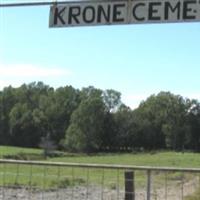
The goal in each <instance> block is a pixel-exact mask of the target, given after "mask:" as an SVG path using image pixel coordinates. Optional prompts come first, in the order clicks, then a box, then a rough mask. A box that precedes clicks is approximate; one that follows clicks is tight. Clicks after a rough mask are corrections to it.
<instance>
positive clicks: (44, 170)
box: [0, 146, 200, 200]
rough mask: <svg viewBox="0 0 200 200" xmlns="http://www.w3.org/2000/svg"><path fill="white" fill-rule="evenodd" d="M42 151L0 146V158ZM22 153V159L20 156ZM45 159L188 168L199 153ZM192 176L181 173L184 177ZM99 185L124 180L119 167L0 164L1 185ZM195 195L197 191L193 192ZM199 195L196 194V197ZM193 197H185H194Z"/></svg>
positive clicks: (142, 179)
mask: <svg viewBox="0 0 200 200" xmlns="http://www.w3.org/2000/svg"><path fill="white" fill-rule="evenodd" d="M42 153H43V151H42V150H41V149H29V148H18V147H5V146H4V147H3V146H0V157H1V158H7V157H9V156H11V157H12V156H14V157H15V156H17V155H20V157H19V158H21V156H22V155H23V156H24V155H26V156H25V157H26V158H28V159H29V158H30V159H31V158H32V156H33V155H34V159H35V158H37V156H38V157H39V158H40V159H41V158H43V157H42ZM29 155H31V156H29ZM23 156H22V158H23ZM46 161H52V162H68V163H69V162H73V163H96V164H120V165H137V166H160V167H162V166H163V167H183V168H184V167H187V168H200V154H198V153H188V152H187V153H177V152H151V153H120V154H117V153H116V154H115V153H114V154H111V153H108V154H95V155H86V154H68V153H66V154H65V155H63V156H60V157H54V158H47V159H46ZM164 175H165V174H156V175H154V178H155V177H156V178H155V181H154V183H155V185H157V186H159V185H162V184H163V182H164V179H165V177H164ZM180 178H182V174H181V173H174V174H168V179H169V181H174V180H177V181H179V180H180ZM189 178H191V177H190V175H189V176H184V180H187V179H189ZM88 182H89V183H92V184H102V182H103V183H105V185H106V186H107V187H110V188H116V187H117V186H118V185H117V184H118V183H117V182H119V185H120V186H122V185H123V183H124V172H123V171H122V170H119V171H118V170H103V169H98V170H97V169H91V170H89V171H88V170H87V169H83V168H70V167H69V168H64V167H60V168H58V167H41V166H26V165H9V164H6V165H4V164H0V185H9V186H10V185H14V186H31V187H35V186H36V187H39V188H42V189H49V188H58V187H59V188H62V187H67V186H68V187H70V186H73V185H85V184H88ZM136 183H137V186H138V187H144V186H145V184H146V174H145V173H143V172H137V173H136ZM195 195H196V194H195ZM198 197H199V196H198ZM193 199H194V197H193V196H190V197H188V200H193Z"/></svg>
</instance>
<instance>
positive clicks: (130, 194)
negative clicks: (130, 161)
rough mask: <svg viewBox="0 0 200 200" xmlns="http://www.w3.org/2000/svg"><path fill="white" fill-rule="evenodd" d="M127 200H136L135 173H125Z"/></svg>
mask: <svg viewBox="0 0 200 200" xmlns="http://www.w3.org/2000/svg"><path fill="white" fill-rule="evenodd" d="M124 176H125V200H135V184H134V172H133V171H125V173H124Z"/></svg>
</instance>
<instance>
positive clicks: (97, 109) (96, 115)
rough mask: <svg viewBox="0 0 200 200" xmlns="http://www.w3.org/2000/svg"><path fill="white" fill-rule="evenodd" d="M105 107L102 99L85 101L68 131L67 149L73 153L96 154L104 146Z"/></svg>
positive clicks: (75, 113)
mask: <svg viewBox="0 0 200 200" xmlns="http://www.w3.org/2000/svg"><path fill="white" fill-rule="evenodd" d="M104 117H105V105H104V103H103V101H102V99H101V98H98V97H96V98H94V97H90V98H87V99H86V100H83V101H82V102H81V103H80V105H79V107H78V108H77V110H75V111H74V113H73V114H72V118H71V124H70V126H69V128H68V129H67V131H66V136H65V140H64V144H65V147H66V148H67V149H68V150H71V151H79V152H87V153H89V152H94V151H99V150H100V149H101V146H102V135H103V123H104Z"/></svg>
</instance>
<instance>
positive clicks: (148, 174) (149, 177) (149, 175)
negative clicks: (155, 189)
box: [147, 170, 151, 200]
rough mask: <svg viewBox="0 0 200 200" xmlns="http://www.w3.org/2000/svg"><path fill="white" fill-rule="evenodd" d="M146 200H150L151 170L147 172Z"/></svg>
mask: <svg viewBox="0 0 200 200" xmlns="http://www.w3.org/2000/svg"><path fill="white" fill-rule="evenodd" d="M147 200H151V170H147Z"/></svg>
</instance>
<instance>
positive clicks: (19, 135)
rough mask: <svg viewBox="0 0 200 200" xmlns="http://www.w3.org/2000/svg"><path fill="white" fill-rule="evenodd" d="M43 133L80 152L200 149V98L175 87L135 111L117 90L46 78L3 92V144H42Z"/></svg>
mask: <svg viewBox="0 0 200 200" xmlns="http://www.w3.org/2000/svg"><path fill="white" fill-rule="evenodd" d="M44 138H46V139H47V140H49V142H50V143H52V144H54V145H55V146H56V147H57V148H60V149H66V150H68V151H75V152H98V151H133V150H141V149H142V150H143V149H144V150H155V149H172V150H185V149H188V150H193V151H200V103H199V102H198V101H197V100H193V99H192V100H191V99H186V98H183V97H182V96H180V95H174V94H172V93H170V92H160V93H159V94H157V95H151V96H150V97H149V98H148V99H147V100H145V101H143V102H141V103H140V105H139V107H138V108H137V109H134V110H131V109H130V108H129V107H127V106H126V105H124V104H123V103H122V102H121V94H120V93H119V92H117V91H115V90H105V91H103V90H100V89H96V88H94V87H92V86H90V87H87V88H83V89H81V90H78V89H75V88H73V87H72V86H65V87H60V88H58V89H54V88H52V87H50V86H48V85H45V84H43V83H42V82H38V83H35V82H34V83H30V84H28V85H27V84H24V85H22V86H21V87H19V88H13V87H11V86H9V87H6V88H4V89H3V91H1V92H0V145H13V146H23V147H38V146H40V145H41V141H44Z"/></svg>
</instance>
